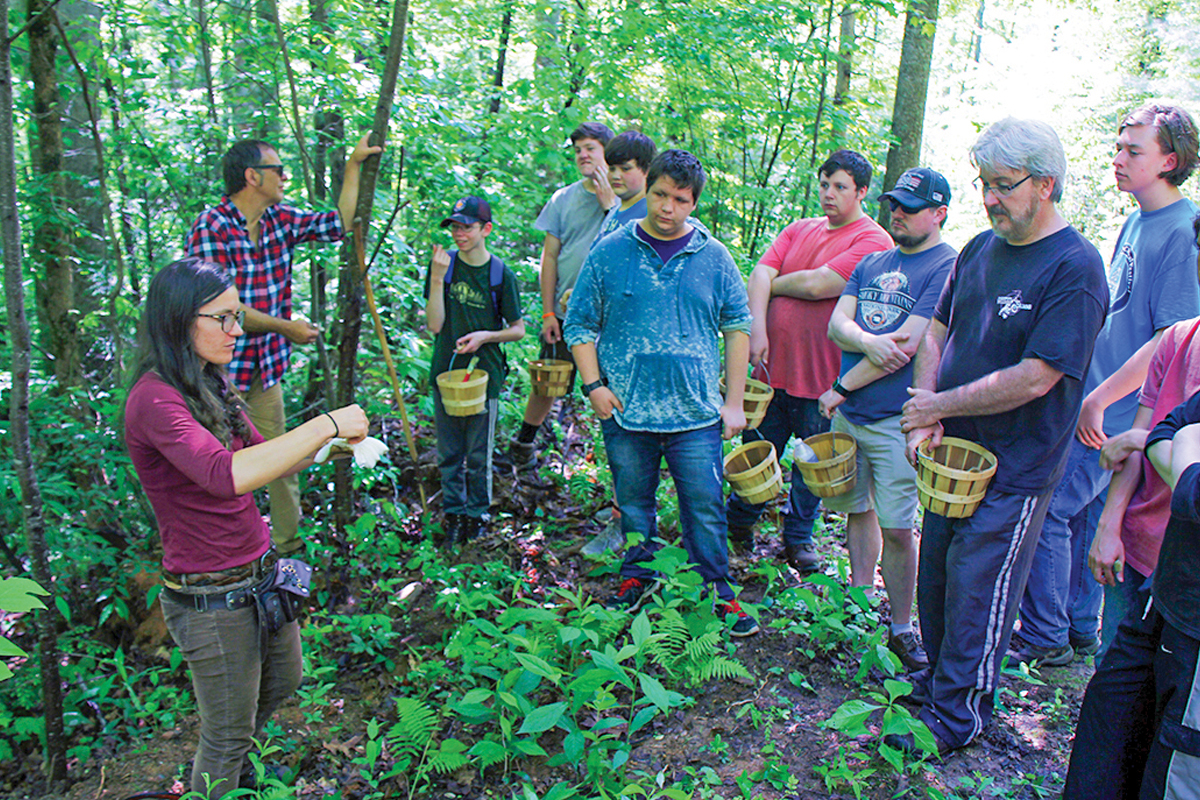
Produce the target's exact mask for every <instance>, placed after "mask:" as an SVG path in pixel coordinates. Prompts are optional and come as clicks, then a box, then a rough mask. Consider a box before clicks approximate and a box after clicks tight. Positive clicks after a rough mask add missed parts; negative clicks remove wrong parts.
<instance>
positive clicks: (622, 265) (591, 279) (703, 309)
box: [563, 219, 750, 433]
mask: <svg viewBox="0 0 1200 800" xmlns="http://www.w3.org/2000/svg"><path fill="white" fill-rule="evenodd" d="M688 222H689V223H690V224H691V225H692V226H693V227H694V228H695V233H694V234H692V239H691V241H690V242H688V244H687V246H686V247H685V248H684V249H683V250H681V251H680V252H678V253H676V254H675V255H674V256H673V257H672V258H671V260H670V261H668V262H667V263H666V264H664V263H663V262H662V259H661V258H659V256H658V253H656V252H655V251H654V249H653V248H652V247H650V245H649V244H647V243H646V242H644V241H642V240H641V239H639V238H638V237H637V236H636V235H635V233H634V228H635V226H636V225H637V224H638V222H637V221H636V220H635V221H633V222H630V223H629V224H627V225H625V226H624V227H622V228H621V229H620V230H619V231H617V232H615V233H613V234H611V235H609V236H608V237H606V238H604V239H603V240H602V241H601V242H600V243H599V244H597V245H596V247H595V248H594V249H593V250H592V252H591V253H590V254H589V255H588V257H587V260H586V261H584V264H583V271H582V272H580V274H579V280H578V282H577V283H576V284H575V291H574V293H573V294H572V295H571V299H570V303H569V304H568V307H567V319H566V322H565V324H564V327H563V338H565V339H566V342H567V344H568V345H571V346H575V345H579V344H585V343H587V342H596V348H597V354H598V356H599V360H600V372H601V374H603V375H604V377H605V378H607V380H608V387H609V388H610V389H611V390H612V391H613V393H614V394H615V395H616V396H617V398H618V399H619V400H620V401H621V402H622V403H623V404H624V406H625V410H624V411H617V412H615V414H614V419H616V421H617V424H619V425H620V426H621V427H622V428H625V429H626V430H633V431H650V432H654V433H678V432H680V431H689V430H695V429H697V428H703V427H705V426H707V425H711V424H713V423H714V422H716V421H717V420H718V419H720V409H721V394H720V392H719V391H718V389H717V379H718V377H719V376H720V374H721V369H722V364H721V355H720V350H719V348H718V346H717V334H718V333H728V332H729V331H742V332H743V333H747V334H748V333H749V332H750V308H749V305H748V302H747V299H746V285H745V282H744V281H743V279H742V276H741V274H740V273H739V272H738V270H737V266H736V265H735V264H734V263H733V258H732V257H731V256H730V255H729V251H728V250H726V249H725V246H724V245H723V244H721V243H720V242H718V241H717V240H716V239H714V238H712V234H710V233H709V232H708V229H707V228H705V227H704V226H703V225H702V224H701V223H700V222H698V221H697V220H695V219H689V220H688Z"/></svg>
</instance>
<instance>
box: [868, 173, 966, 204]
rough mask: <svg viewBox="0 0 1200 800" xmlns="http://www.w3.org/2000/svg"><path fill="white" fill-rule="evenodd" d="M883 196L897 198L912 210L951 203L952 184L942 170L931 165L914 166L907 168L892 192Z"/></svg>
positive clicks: (898, 201) (896, 199)
mask: <svg viewBox="0 0 1200 800" xmlns="http://www.w3.org/2000/svg"><path fill="white" fill-rule="evenodd" d="M880 196H881V197H887V198H889V199H891V200H895V201H896V202H897V203H899V204H900V205H902V206H904V207H905V208H906V209H908V210H910V211H920V210H921V209H923V208H935V207H937V206H948V205H950V184H949V183H947V182H946V179H945V178H943V177H942V174H941V173H940V172H934V171H933V170H931V169H930V168H929V167H913V168H912V169H909V170H905V171H904V174H903V175H901V176H900V177H899V179H897V181H896V185H895V186H893V187H892V190H891V191H890V192H884V193H883V194H882V195H880Z"/></svg>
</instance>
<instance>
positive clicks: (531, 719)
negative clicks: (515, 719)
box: [517, 703, 567, 733]
mask: <svg viewBox="0 0 1200 800" xmlns="http://www.w3.org/2000/svg"><path fill="white" fill-rule="evenodd" d="M566 708H567V704H566V703H551V704H550V705H548V706H541V707H539V708H535V709H534V710H533V711H531V712H529V714H528V715H527V716H526V717H525V721H524V722H522V723H521V728H520V730H518V731H517V733H542V732H543V731H548V730H550V729H551V728H553V727H554V726H555V725H557V724H558V721H559V720H560V719H562V715H563V711H565V710H566Z"/></svg>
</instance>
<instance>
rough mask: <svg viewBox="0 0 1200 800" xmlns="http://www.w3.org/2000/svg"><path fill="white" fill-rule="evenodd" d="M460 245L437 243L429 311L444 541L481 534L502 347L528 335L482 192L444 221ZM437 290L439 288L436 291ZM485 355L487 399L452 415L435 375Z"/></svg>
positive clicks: (489, 495)
mask: <svg viewBox="0 0 1200 800" xmlns="http://www.w3.org/2000/svg"><path fill="white" fill-rule="evenodd" d="M442 227H443V228H450V234H451V236H452V237H453V238H454V243H455V244H456V245H458V250H451V251H449V252H447V251H446V250H445V249H444V248H443V247H442V246H441V245H434V248H433V259H432V260H431V261H430V265H429V273H428V275H427V276H426V283H425V298H426V301H425V316H426V320H427V323H428V325H429V330H431V331H433V332H434V333H435V334H436V335H437V338H436V339H435V340H434V345H433V360H432V363H431V365H430V378H431V383H432V384H433V387H434V396H435V400H436V402H435V403H434V423H435V425H436V430H437V448H438V468H439V469H440V470H441V473H442V511H443V514H444V515H445V520H444V526H445V533H446V546H447V547H449V546H451V545H453V544H454V543H455V542H457V541H459V540H461V541H467V540H469V539H471V538H473V537H474V536H477V535H478V534H479V532H480V530H481V528H482V525H483V520H484V519H485V517H486V515H487V512H488V507H489V506H490V505H491V503H492V442H493V440H494V439H495V435H496V415H497V411H498V409H499V401H498V399H497V398H499V396H500V387H501V386H502V385H503V383H504V377H505V375H507V374H508V365H507V364H506V362H505V359H504V351H503V350H502V349H501V347H500V344H501V343H503V342H515V341H516V340H517V339H520V338H521V337H522V336H524V335H525V320H524V319H522V317H521V303H520V298H519V297H518V296H517V279H516V277H515V276H514V275H513V273H512V271H511V270H509V269H508V267H506V266H504V263H503V262H502V261H500V259H498V258H496V257H495V256H493V255H492V254H491V253H489V252H488V249H487V236H488V234H490V233H491V232H492V209H491V207H490V206H489V205H488V202H487V201H486V200H484V199H483V198H480V197H474V196H471V197H464V198H463V199H462V200H459V201H458V202H457V203H455V204H454V209H453V210H452V211H451V213H450V216H448V217H446V219H444V220H442ZM435 289H436V291H435ZM473 356H478V357H479V363H478V365H477V366H476V369H477V370H484V371H486V372H487V375H488V382H487V404H486V405H485V406H484V410H483V412H481V413H479V414H475V415H473V416H468V417H455V416H450V415H449V414H447V413H446V410H445V407H444V406H443V405H442V399H441V395H440V393H439V392H438V389H437V381H436V380H435V378H436V376H437V375H439V374H441V373H443V372H445V371H447V370H449V369H450V368H451V361H452V360H453V361H454V368H456V369H461V368H465V367H466V366H467V365H468V363H469V362H470V359H471V358H472V357H473Z"/></svg>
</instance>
